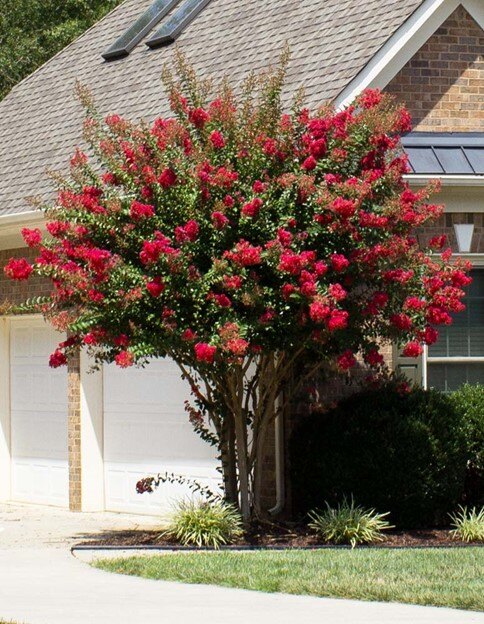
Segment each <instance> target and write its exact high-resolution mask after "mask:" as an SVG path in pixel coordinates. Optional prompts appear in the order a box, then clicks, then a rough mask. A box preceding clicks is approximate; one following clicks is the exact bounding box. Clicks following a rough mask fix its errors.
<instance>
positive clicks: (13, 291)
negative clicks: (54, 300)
mask: <svg viewBox="0 0 484 624" xmlns="http://www.w3.org/2000/svg"><path fill="white" fill-rule="evenodd" d="M34 257H35V251H33V250H31V249H7V250H0V308H1V307H2V306H4V305H6V304H9V303H11V304H15V305H18V304H20V303H24V302H25V301H26V299H28V298H30V297H39V296H42V295H48V294H49V293H50V291H51V286H50V282H49V280H46V279H43V278H40V277H31V278H30V279H29V280H28V281H24V282H16V281H13V280H11V279H9V278H8V277H7V276H6V275H5V273H4V272H3V268H4V266H5V265H6V264H7V262H8V261H9V259H10V258H28V259H29V260H33V259H34Z"/></svg>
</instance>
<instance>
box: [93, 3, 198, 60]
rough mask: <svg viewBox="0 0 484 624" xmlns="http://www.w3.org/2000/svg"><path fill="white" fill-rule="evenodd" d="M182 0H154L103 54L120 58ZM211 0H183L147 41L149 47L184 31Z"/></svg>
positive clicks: (165, 42)
mask: <svg viewBox="0 0 484 624" xmlns="http://www.w3.org/2000/svg"><path fill="white" fill-rule="evenodd" d="M180 1H181V0H155V2H153V4H152V5H151V6H150V7H149V9H147V10H146V11H145V12H144V13H143V15H141V17H139V18H138V19H137V20H136V22H135V23H134V24H133V25H132V26H131V27H130V28H128V30H127V31H126V32H125V33H124V34H123V35H121V37H119V39H117V40H116V41H115V42H114V44H113V45H112V46H111V47H110V48H109V49H108V50H106V52H104V54H103V55H102V56H103V58H104V59H106V60H107V61H111V60H114V59H119V58H122V57H124V56H128V54H129V53H130V52H131V51H132V50H133V49H134V48H135V47H136V46H137V45H138V43H140V41H142V40H143V39H144V37H146V35H148V34H149V33H150V32H151V31H152V30H153V29H154V28H155V26H156V25H157V24H159V22H161V21H162V20H163V18H165V17H166V16H167V15H168V14H169V13H170V12H171V11H172V10H173V9H175V8H176V7H177V5H178V4H180ZM209 2H210V0H185V1H184V2H183V4H182V5H181V7H180V8H179V9H178V10H176V11H175V12H174V13H173V14H172V15H171V16H170V17H169V18H168V19H167V21H166V23H164V24H163V25H162V27H161V28H160V29H159V30H158V31H156V32H155V33H154V35H153V36H152V37H151V38H150V39H149V40H148V41H147V42H146V45H147V46H149V47H150V48H156V47H159V46H162V45H167V44H169V43H172V42H173V41H175V39H176V38H177V37H178V36H179V35H180V34H181V33H182V32H183V30H184V29H185V28H186V27H187V26H188V24H190V22H191V21H192V20H194V19H195V17H196V16H197V15H198V14H199V13H200V11H201V10H202V9H204V8H205V7H206V6H207V4H208V3H209Z"/></svg>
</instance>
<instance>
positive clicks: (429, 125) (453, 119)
mask: <svg viewBox="0 0 484 624" xmlns="http://www.w3.org/2000/svg"><path fill="white" fill-rule="evenodd" d="M483 50H484V31H483V30H482V29H481V28H480V26H479V25H478V24H477V23H476V22H475V21H474V20H473V18H472V17H471V16H470V15H469V13H468V12H467V11H466V10H465V9H464V8H463V7H462V6H460V7H459V8H458V9H456V11H454V13H453V14H452V15H451V16H450V17H449V18H448V19H447V20H446V21H445V22H444V24H442V26H441V27H440V28H439V29H438V30H437V31H436V32H435V33H434V35H433V36H432V37H431V38H430V39H429V40H428V41H427V42H426V43H425V44H424V45H423V46H422V47H421V48H420V50H419V51H418V52H417V54H415V56H414V57H413V58H412V59H411V60H410V61H409V62H408V63H407V64H406V65H405V66H404V67H403V68H402V70H401V71H400V72H399V73H398V74H397V75H396V76H395V77H394V78H393V80H392V81H391V82H390V84H389V85H388V86H387V87H386V89H385V90H386V92H387V93H392V94H393V95H395V96H396V98H397V99H398V100H399V101H400V102H403V103H404V104H406V106H407V108H408V109H409V111H410V113H411V115H412V119H413V124H414V130H418V131H436V132H470V131H480V132H482V131H484V109H483V106H482V102H483V99H484V59H483Z"/></svg>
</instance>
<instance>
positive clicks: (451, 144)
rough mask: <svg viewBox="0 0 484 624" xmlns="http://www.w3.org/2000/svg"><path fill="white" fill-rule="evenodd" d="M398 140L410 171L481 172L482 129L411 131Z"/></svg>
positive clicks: (483, 165) (483, 169) (483, 153)
mask: <svg viewBox="0 0 484 624" xmlns="http://www.w3.org/2000/svg"><path fill="white" fill-rule="evenodd" d="M402 144H403V148H404V150H405V153H406V154H407V156H408V159H409V163H410V167H411V169H412V173H419V174H436V175H484V133H483V132H411V133H410V134H407V135H405V136H404V137H402Z"/></svg>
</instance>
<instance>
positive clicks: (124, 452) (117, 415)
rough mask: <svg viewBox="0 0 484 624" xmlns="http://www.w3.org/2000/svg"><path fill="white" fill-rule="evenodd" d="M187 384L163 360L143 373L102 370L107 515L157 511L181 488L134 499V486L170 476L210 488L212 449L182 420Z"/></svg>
mask: <svg viewBox="0 0 484 624" xmlns="http://www.w3.org/2000/svg"><path fill="white" fill-rule="evenodd" d="M187 399H190V387H189V384H188V383H187V382H186V381H185V380H183V379H182V378H181V374H180V371H179V370H178V368H177V366H176V365H175V364H174V362H173V361H171V360H168V359H163V360H157V361H155V362H152V363H151V364H150V365H149V366H148V367H147V368H145V369H129V370H123V369H119V368H117V367H115V366H106V367H105V369H104V458H105V485H106V507H107V509H110V510H113V511H135V512H136V511H138V512H141V511H144V512H145V513H156V514H158V513H163V512H164V511H166V510H167V509H168V508H169V507H170V506H171V504H172V502H173V500H175V499H176V498H180V497H184V496H187V495H189V494H190V490H189V489H188V488H187V487H186V486H179V485H173V484H164V485H162V486H161V487H160V488H159V489H158V490H157V491H156V492H155V493H153V494H144V495H139V494H137V493H136V483H137V481H139V480H140V479H141V478H143V477H146V476H148V475H152V474H157V473H159V472H170V473H174V474H177V475H183V476H186V477H188V478H190V479H195V480H197V481H199V482H200V483H201V484H202V485H208V484H209V483H210V484H211V487H212V488H216V487H217V486H218V483H219V474H218V472H217V470H216V467H217V462H216V450H215V449H213V448H212V447H210V446H209V445H208V444H207V443H206V442H203V441H202V440H201V439H200V438H199V437H198V436H197V434H196V433H195V432H194V431H193V428H192V426H191V424H190V422H189V420H188V414H187V413H186V412H185V409H184V403H185V401H186V400H187Z"/></svg>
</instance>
